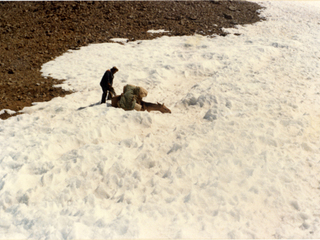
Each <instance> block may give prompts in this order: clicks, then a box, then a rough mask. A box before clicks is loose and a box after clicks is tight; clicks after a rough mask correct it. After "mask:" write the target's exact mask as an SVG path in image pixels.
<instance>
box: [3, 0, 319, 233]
mask: <svg viewBox="0 0 320 240" xmlns="http://www.w3.org/2000/svg"><path fill="white" fill-rule="evenodd" d="M262 4H263V5H265V6H266V7H267V8H266V10H265V11H264V12H263V15H264V16H266V17H267V21H265V22H261V23H257V24H254V25H252V26H245V27H239V28H238V29H228V31H229V32H230V33H241V35H240V36H236V35H233V34H229V35H228V36H226V37H215V38H207V37H202V36H197V35H196V36H192V37H161V38H158V39H155V40H152V41H138V42H128V43H125V44H124V45H120V44H116V43H106V44H93V45H90V46H88V47H83V48H81V49H80V50H70V51H69V52H67V53H65V54H64V55H62V56H60V57H58V58H56V59H55V60H54V61H50V62H48V63H46V64H44V65H43V68H42V71H43V75H44V76H51V77H54V78H58V79H66V82H65V83H64V84H62V86H63V87H64V88H65V89H71V90H74V91H75V92H76V93H74V94H72V95H68V96H66V97H65V98H56V99H53V100H52V101H50V102H46V103H38V104H35V106H32V107H29V108H25V109H24V110H23V111H24V112H25V114H23V115H19V116H16V117H12V118H10V119H8V120H6V121H0V149H1V156H0V216H1V219H0V238H1V239H7V238H15V239H16V238H27V237H30V238H48V239H70V238H76V239H79V238H81V239H94V238H95V239H96V238H319V237H320V228H319V227H320V226H319V220H320V219H319V217H320V208H319V203H320V197H319V181H320V177H319V176H320V175H319V167H320V162H319V157H320V153H319V146H320V143H319V133H320V132H319V131H320V128H319V126H320V118H319V116H320V110H319V103H320V102H319V100H320V96H319V95H320V85H319V75H320V74H319V73H320V72H319V69H320V67H319V58H320V52H319V49H320V20H319V17H318V16H319V8H317V7H314V6H312V5H311V4H309V5H308V4H304V3H302V2H263V3H262ZM310 6H312V7H310ZM112 66H117V67H118V68H119V70H120V71H119V72H118V73H117V74H116V75H115V80H114V87H115V90H116V92H117V93H120V92H121V91H122V88H123V86H124V85H125V84H127V83H130V84H134V85H138V86H142V87H144V88H146V89H147V90H148V92H149V93H148V96H147V98H146V101H150V102H156V101H158V102H161V103H165V104H166V106H168V107H169V108H170V109H171V111H172V114H161V113H157V112H152V113H147V112H136V111H130V112H126V111H123V110H122V109H115V108H112V107H110V105H109V104H108V105H107V106H106V105H100V104H98V103H99V100H100V98H101V89H100V86H99V81H100V79H101V77H102V75H103V73H104V71H105V70H106V69H107V68H110V67H112Z"/></svg>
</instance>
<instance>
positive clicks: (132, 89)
mask: <svg viewBox="0 0 320 240" xmlns="http://www.w3.org/2000/svg"><path fill="white" fill-rule="evenodd" d="M147 94H148V92H147V90H145V89H144V88H143V87H138V86H134V85H129V84H128V85H126V86H124V88H123V93H122V94H121V95H117V96H114V97H112V99H111V106H113V107H116V108H122V109H124V110H126V111H127V110H133V109H134V110H136V111H148V112H150V111H160V112H162V113H171V111H170V109H169V108H167V107H166V106H165V105H164V104H160V103H150V102H145V101H143V100H142V98H144V97H146V96H147Z"/></svg>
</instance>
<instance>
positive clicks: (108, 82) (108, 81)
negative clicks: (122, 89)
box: [100, 67, 119, 104]
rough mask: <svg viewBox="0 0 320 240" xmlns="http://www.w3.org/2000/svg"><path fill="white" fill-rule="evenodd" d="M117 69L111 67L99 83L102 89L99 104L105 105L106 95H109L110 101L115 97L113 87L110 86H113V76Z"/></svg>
mask: <svg viewBox="0 0 320 240" xmlns="http://www.w3.org/2000/svg"><path fill="white" fill-rule="evenodd" d="M118 71H119V70H118V68H116V67H113V68H111V69H110V70H107V71H106V72H105V73H104V75H103V77H102V79H101V82H100V86H101V88H102V91H103V93H102V99H101V104H102V103H106V98H107V94H108V93H109V95H108V100H109V99H111V98H112V97H113V96H115V95H116V93H115V91H114V89H113V87H112V84H113V78H114V76H113V75H114V74H115V73H116V72H118Z"/></svg>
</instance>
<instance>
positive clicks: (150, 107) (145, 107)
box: [111, 95, 171, 113]
mask: <svg viewBox="0 0 320 240" xmlns="http://www.w3.org/2000/svg"><path fill="white" fill-rule="evenodd" d="M120 98H121V95H118V96H114V97H113V98H112V99H111V106H112V107H116V108H118V107H119V106H118V102H119V101H120ZM140 105H141V109H140V111H148V112H151V111H159V112H162V113H171V110H170V109H169V108H167V107H166V106H165V105H164V104H160V103H150V102H145V101H141V102H140Z"/></svg>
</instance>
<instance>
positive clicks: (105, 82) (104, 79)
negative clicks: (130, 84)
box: [100, 70, 114, 88]
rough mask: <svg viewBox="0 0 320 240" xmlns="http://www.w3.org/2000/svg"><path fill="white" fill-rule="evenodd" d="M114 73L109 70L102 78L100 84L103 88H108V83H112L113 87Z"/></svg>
mask: <svg viewBox="0 0 320 240" xmlns="http://www.w3.org/2000/svg"><path fill="white" fill-rule="evenodd" d="M113 77H114V76H113V74H112V72H111V71H110V70H107V71H106V72H105V73H104V75H103V77H102V79H101V82H100V86H101V87H102V88H108V85H110V86H111V87H112V84H113Z"/></svg>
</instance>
